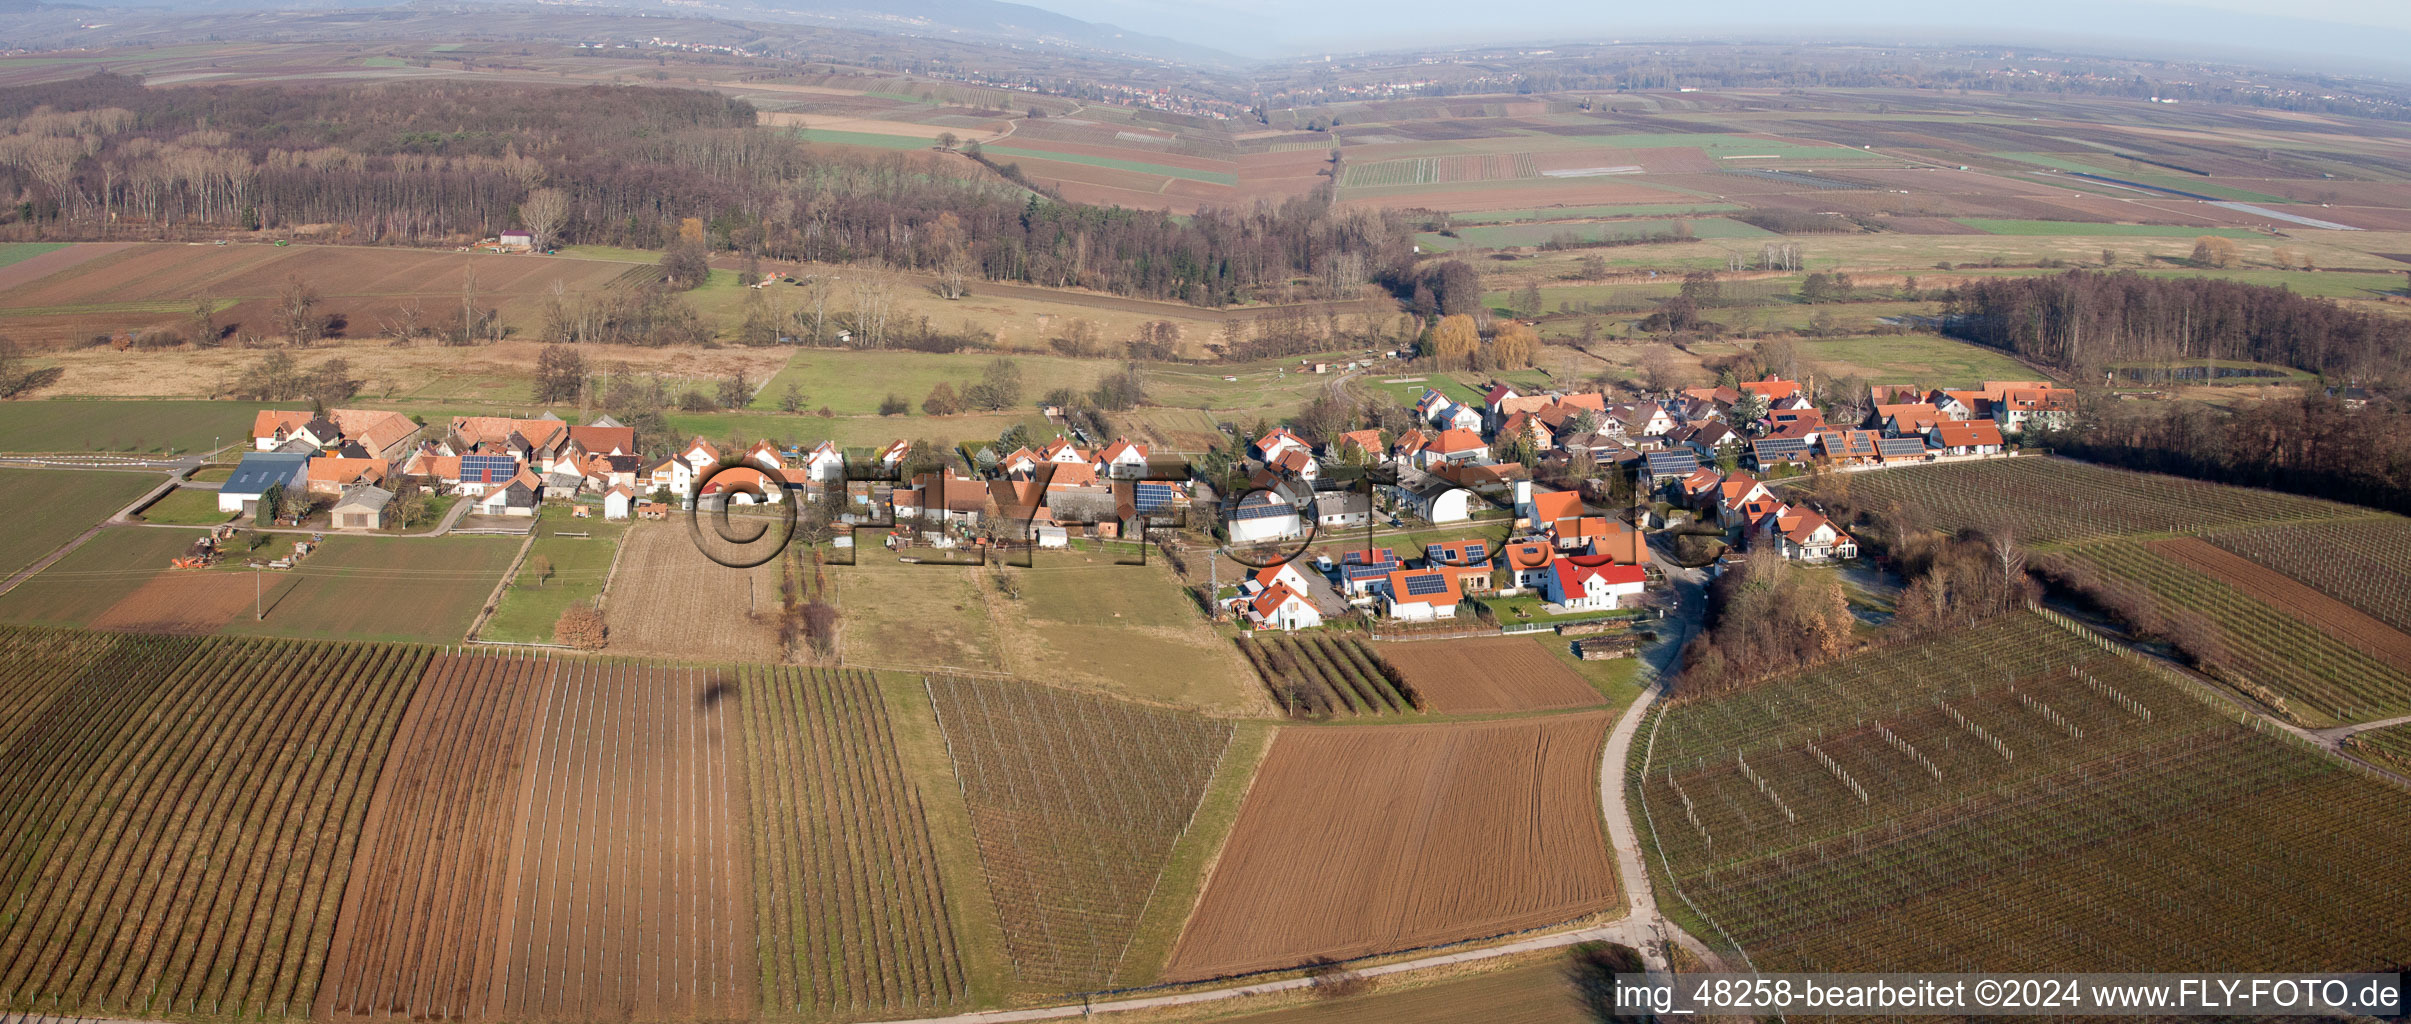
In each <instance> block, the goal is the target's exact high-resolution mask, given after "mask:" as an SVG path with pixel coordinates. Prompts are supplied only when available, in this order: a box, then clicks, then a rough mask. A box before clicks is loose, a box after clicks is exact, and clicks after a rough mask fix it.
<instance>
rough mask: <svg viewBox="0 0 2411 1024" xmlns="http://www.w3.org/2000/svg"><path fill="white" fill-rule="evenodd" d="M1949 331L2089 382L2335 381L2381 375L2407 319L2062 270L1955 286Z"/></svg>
mask: <svg viewBox="0 0 2411 1024" xmlns="http://www.w3.org/2000/svg"><path fill="white" fill-rule="evenodd" d="M1944 322H1945V323H1946V324H1947V325H1948V329H1949V330H1950V331H1951V332H1952V333H1955V334H1958V335H1959V336H1961V337H1964V338H1966V339H1967V340H1969V341H1973V342H1975V343H1977V344H1980V345H1989V346H1991V347H1994V348H1999V349H2005V350H2007V351H2010V352H2014V353H2016V354H2018V355H2020V356H2023V357H2025V358H2028V359H2032V360H2035V361H2036V362H2040V363H2045V364H2048V365H2051V366H2058V367H2064V368H2067V369H2071V370H2077V371H2080V372H2081V374H2082V375H2083V376H2085V377H2088V378H2090V377H2094V376H2096V375H2097V374H2098V372H2099V371H2100V370H2101V369H2102V368H2103V367H2106V366H2110V365H2113V364H2117V363H2122V362H2158V361H2165V360H2179V359H2231V360H2244V361H2248V362H2256V363H2275V364H2278V365H2281V366H2291V367H2295V368H2297V369H2303V370H2309V371H2312V372H2314V373H2321V374H2330V375H2336V376H2350V375H2371V374H2382V373H2387V372H2391V371H2393V370H2395V369H2398V368H2399V367H2400V365H2401V363H2402V359H2403V353H2404V352H2405V344H2406V342H2411V323H2406V322H2405V321H2402V320H2397V319H2390V318H2385V317H2377V316H2372V315H2369V314H2367V313H2362V312H2360V311H2357V310H2352V309H2346V308H2345V307H2343V306H2340V305H2337V304H2336V303H2333V302H2329V301H2326V300H2324V299H2313V298H2306V297H2303V296H2301V295H2296V294H2294V293H2293V292H2290V291H2287V290H2285V289H2283V288H2270V287H2266V286H2263V285H2252V284H2242V283H2238V282H2235V281H2228V280H2221V279H2218V278H2207V277H2198V278H2173V279H2171V278H2154V277H2145V276H2143V275H2141V274H2136V273H2133V272H2125V273H2117V274H2099V273H2090V272H2086V271H2069V272H2068V273H2065V274H2060V275H2057V276H2052V277H2019V278H1999V279H1994V280H1983V281H1974V282H1970V283H1968V284H1965V285H1962V286H1960V287H1959V288H1958V289H1956V290H1955V292H1954V294H1953V296H1952V298H1951V301H1950V306H1949V312H1948V314H1947V315H1946V316H1945V318H1944Z"/></svg>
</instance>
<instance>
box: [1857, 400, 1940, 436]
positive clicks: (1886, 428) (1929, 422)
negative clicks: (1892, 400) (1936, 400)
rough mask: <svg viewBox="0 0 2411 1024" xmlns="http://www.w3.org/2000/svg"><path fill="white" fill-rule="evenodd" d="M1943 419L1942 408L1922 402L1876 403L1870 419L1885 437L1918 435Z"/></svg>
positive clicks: (1932, 427) (1921, 434)
mask: <svg viewBox="0 0 2411 1024" xmlns="http://www.w3.org/2000/svg"><path fill="white" fill-rule="evenodd" d="M1942 420H1943V415H1942V410H1940V409H1936V408H1934V407H1933V406H1930V405H1927V404H1925V403H1923V402H1904V403H1901V404H1898V405H1878V406H1876V407H1875V415H1874V417H1873V418H1872V419H1871V420H1870V422H1871V424H1872V425H1873V426H1874V427H1875V429H1877V430H1880V431H1883V435H1884V436H1885V437H1920V436H1923V435H1924V434H1925V432H1926V431H1928V430H1932V429H1934V424H1936V423H1940V422H1942Z"/></svg>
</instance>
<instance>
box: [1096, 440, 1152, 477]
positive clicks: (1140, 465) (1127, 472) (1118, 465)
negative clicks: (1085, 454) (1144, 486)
mask: <svg viewBox="0 0 2411 1024" xmlns="http://www.w3.org/2000/svg"><path fill="white" fill-rule="evenodd" d="M1097 462H1098V464H1099V466H1100V467H1101V468H1100V469H1099V472H1100V473H1102V474H1103V475H1104V476H1106V477H1108V478H1110V479H1114V480H1136V479H1138V478H1140V477H1143V476H1146V475H1147V446H1146V445H1143V444H1134V443H1132V442H1130V441H1128V440H1126V439H1123V438H1115V439H1114V442H1113V443H1112V444H1109V445H1106V446H1105V450H1104V451H1103V452H1100V453H1098V455H1097Z"/></svg>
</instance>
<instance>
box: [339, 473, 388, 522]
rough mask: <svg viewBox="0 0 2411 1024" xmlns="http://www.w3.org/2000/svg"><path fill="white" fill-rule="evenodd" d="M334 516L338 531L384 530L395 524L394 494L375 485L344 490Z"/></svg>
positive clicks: (362, 485) (359, 485)
mask: <svg viewBox="0 0 2411 1024" xmlns="http://www.w3.org/2000/svg"><path fill="white" fill-rule="evenodd" d="M333 516H334V523H335V528H336V529H338V530H382V529H384V528H386V527H387V526H390V525H392V523H393V492H392V491H389V490H386V489H385V488H382V487H378V486H376V485H375V484H357V485H354V486H351V487H347V488H344V491H343V497H342V498H341V499H340V500H338V501H336V502H335V510H334V513H333Z"/></svg>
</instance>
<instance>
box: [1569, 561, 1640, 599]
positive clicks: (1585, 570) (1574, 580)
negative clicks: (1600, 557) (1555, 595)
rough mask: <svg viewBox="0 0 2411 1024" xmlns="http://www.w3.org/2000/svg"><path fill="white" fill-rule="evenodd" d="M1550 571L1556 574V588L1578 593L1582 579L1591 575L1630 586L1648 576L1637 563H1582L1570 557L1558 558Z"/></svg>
mask: <svg viewBox="0 0 2411 1024" xmlns="http://www.w3.org/2000/svg"><path fill="white" fill-rule="evenodd" d="M1550 571H1552V572H1554V573H1556V574H1557V587H1558V589H1559V590H1563V591H1566V592H1568V593H1580V592H1581V591H1582V587H1583V583H1584V581H1586V580H1589V579H1591V578H1592V577H1598V578H1599V579H1601V580H1604V581H1606V582H1607V584H1608V585H1609V586H1619V585H1621V586H1631V585H1632V584H1635V583H1640V582H1643V581H1646V580H1647V579H1648V578H1649V571H1648V570H1646V569H1643V568H1641V567H1640V566H1637V565H1624V564H1620V563H1604V562H1603V563H1599V564H1596V565H1584V564H1581V563H1580V562H1577V561H1576V560H1575V559H1572V558H1560V559H1558V560H1557V561H1556V562H1555V563H1554V564H1552V565H1551V566H1550Z"/></svg>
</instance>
